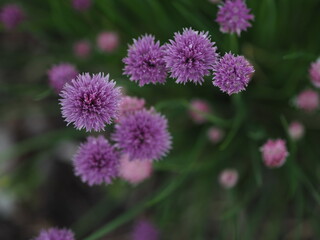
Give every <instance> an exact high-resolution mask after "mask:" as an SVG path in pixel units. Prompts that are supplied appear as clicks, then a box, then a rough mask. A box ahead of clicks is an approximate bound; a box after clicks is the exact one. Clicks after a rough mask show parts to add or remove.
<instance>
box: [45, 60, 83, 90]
mask: <svg viewBox="0 0 320 240" xmlns="http://www.w3.org/2000/svg"><path fill="white" fill-rule="evenodd" d="M77 75H78V70H77V69H76V67H75V66H74V65H72V64H69V63H61V64H58V65H55V66H53V67H51V68H50V69H49V71H48V77H49V83H50V85H51V87H53V88H54V89H55V91H56V92H57V93H59V92H60V91H61V90H62V88H63V86H64V84H65V83H67V82H70V81H71V80H72V79H74V78H75V77H76V76H77Z"/></svg>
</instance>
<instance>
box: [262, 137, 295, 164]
mask: <svg viewBox="0 0 320 240" xmlns="http://www.w3.org/2000/svg"><path fill="white" fill-rule="evenodd" d="M260 150H261V152H262V158H263V162H264V164H265V165H266V166H267V167H270V168H276V167H281V166H282V165H283V164H284V163H285V161H286V159H287V157H288V155H289V153H288V151H287V147H286V142H285V141H284V140H283V139H276V140H272V139H269V140H268V141H267V142H266V143H265V144H264V145H263V146H262V147H261V149H260Z"/></svg>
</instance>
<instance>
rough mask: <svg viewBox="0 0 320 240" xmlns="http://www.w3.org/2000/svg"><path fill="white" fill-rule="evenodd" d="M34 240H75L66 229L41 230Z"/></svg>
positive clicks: (71, 233)
mask: <svg viewBox="0 0 320 240" xmlns="http://www.w3.org/2000/svg"><path fill="white" fill-rule="evenodd" d="M34 240H75V238H74V234H73V232H71V231H70V230H67V229H59V228H50V229H48V230H42V231H41V233H40V235H39V236H38V237H36V238H35V239H34Z"/></svg>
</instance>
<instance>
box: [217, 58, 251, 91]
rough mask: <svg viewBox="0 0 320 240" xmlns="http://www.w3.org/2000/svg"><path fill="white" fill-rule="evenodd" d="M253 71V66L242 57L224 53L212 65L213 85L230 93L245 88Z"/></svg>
mask: <svg viewBox="0 0 320 240" xmlns="http://www.w3.org/2000/svg"><path fill="white" fill-rule="evenodd" d="M253 73H254V68H253V66H252V65H251V64H250V63H249V62H248V61H247V60H246V59H245V58H244V57H243V56H234V55H233V54H232V53H226V54H225V55H224V56H223V57H222V58H220V59H219V60H218V61H217V63H216V65H215V67H214V77H213V80H214V81H213V85H214V86H217V87H219V88H220V90H221V91H222V92H226V93H227V94H229V95H231V94H234V93H239V92H241V91H243V90H245V89H246V87H247V86H248V84H249V81H250V79H251V76H252V74H253Z"/></svg>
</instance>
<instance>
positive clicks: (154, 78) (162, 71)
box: [123, 35, 167, 87]
mask: <svg viewBox="0 0 320 240" xmlns="http://www.w3.org/2000/svg"><path fill="white" fill-rule="evenodd" d="M123 62H124V64H125V67H124V74H126V75H128V76H129V77H130V80H131V81H134V82H138V83H139V86H140V87H142V86H143V85H145V84H150V83H153V84H156V83H165V81H166V77H167V71H166V67H165V62H164V60H163V47H162V46H160V42H159V41H155V38H154V36H152V35H145V36H142V37H139V38H138V39H137V40H136V39H134V40H133V44H132V45H131V46H129V50H128V55H127V57H125V58H124V59H123Z"/></svg>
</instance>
